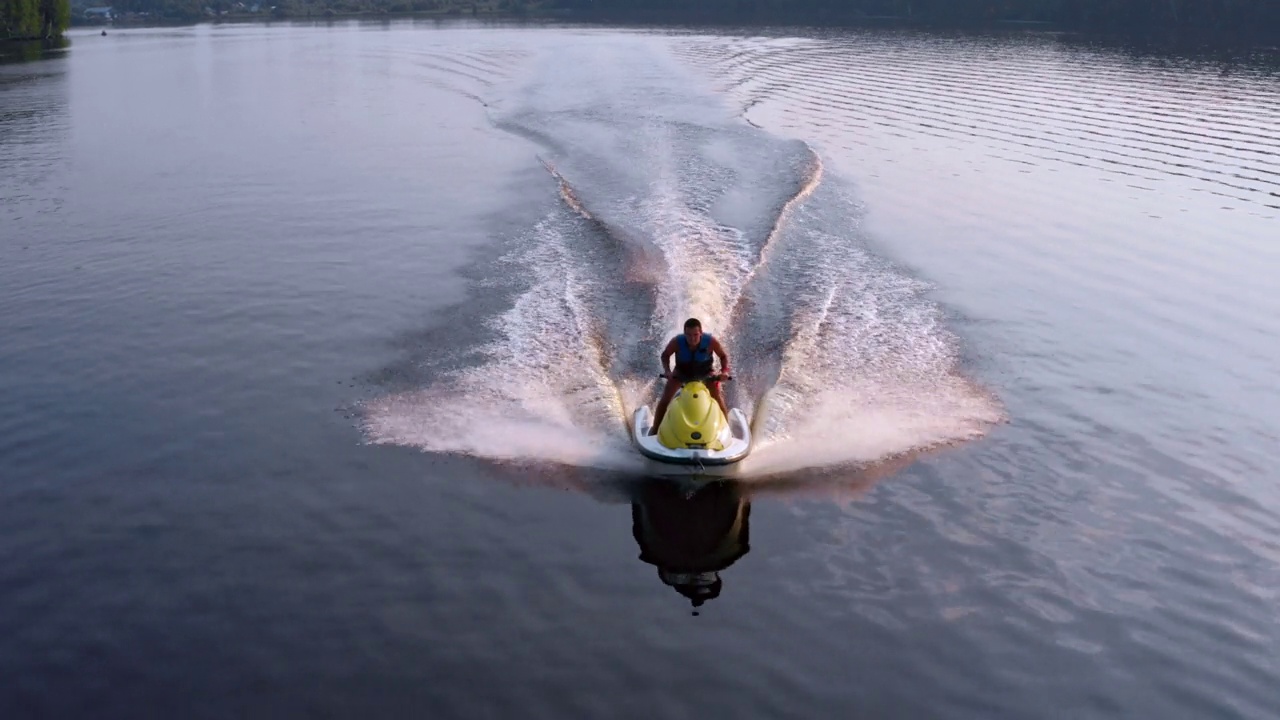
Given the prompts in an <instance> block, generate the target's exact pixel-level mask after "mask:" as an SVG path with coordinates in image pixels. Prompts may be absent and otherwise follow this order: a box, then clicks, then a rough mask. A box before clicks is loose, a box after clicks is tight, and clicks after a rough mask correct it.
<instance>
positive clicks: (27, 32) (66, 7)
mask: <svg viewBox="0 0 1280 720" xmlns="http://www.w3.org/2000/svg"><path fill="white" fill-rule="evenodd" d="M70 22H71V0H0V37H2V38H10V39H18V40H35V39H48V38H56V37H61V35H62V33H63V31H64V30H66V29H67V25H68V24H70Z"/></svg>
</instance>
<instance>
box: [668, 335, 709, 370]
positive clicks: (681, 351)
mask: <svg viewBox="0 0 1280 720" xmlns="http://www.w3.org/2000/svg"><path fill="white" fill-rule="evenodd" d="M676 372H678V373H680V374H681V375H710V374H711V334H710V333H702V339H701V340H700V341H698V347H696V348H691V347H689V339H688V338H686V337H685V336H684V334H683V333H681V334H680V335H677V336H676Z"/></svg>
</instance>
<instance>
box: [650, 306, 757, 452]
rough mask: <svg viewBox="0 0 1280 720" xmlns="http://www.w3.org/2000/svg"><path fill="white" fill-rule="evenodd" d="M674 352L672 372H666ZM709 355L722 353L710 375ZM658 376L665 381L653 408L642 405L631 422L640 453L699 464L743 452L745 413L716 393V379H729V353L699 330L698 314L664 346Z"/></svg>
mask: <svg viewBox="0 0 1280 720" xmlns="http://www.w3.org/2000/svg"><path fill="white" fill-rule="evenodd" d="M673 355H674V356H675V359H676V366H675V371H674V372H669V371H668V370H667V368H668V364H669V363H670V361H671V357H672V356H673ZM713 355H714V356H715V357H718V358H720V374H719V375H715V374H713V372H714V360H713V358H712V356H713ZM662 377H664V378H666V379H667V385H666V387H665V388H664V389H663V392H662V399H661V400H659V401H658V407H657V409H656V411H655V412H654V413H652V414H650V412H649V408H648V407H645V406H642V407H640V408H639V409H638V410H636V414H635V417H634V421H633V422H632V424H631V426H632V432H633V433H634V434H635V435H634V440H635V443H636V445H637V447H639V448H640V452H641V453H643V454H644V455H645V456H646V457H650V458H653V459H655V460H663V461H666V462H675V463H689V464H698V465H727V464H729V463H733V462H737V461H739V460H741V459H742V458H744V457H746V456H747V452H748V451H749V450H750V449H751V428H750V426H749V425H748V424H747V417H746V415H744V414H743V412H742V411H741V410H739V409H737V408H734V409H733V410H730V409H729V408H728V407H727V406H726V405H725V402H724V396H723V395H722V394H721V392H720V383H721V382H722V381H724V380H729V379H730V378H729V356H728V354H727V353H725V351H724V348H723V347H721V345H720V343H719V342H718V341H717V340H716V339H715V338H714V337H712V336H711V335H710V334H709V333H704V332H702V323H700V322H698V320H697V319H696V318H689V319H688V320H686V321H685V323H684V333H683V334H681V335H677V336H675V337H674V338H672V339H671V341H670V342H668V343H667V347H666V348H664V349H663V351H662Z"/></svg>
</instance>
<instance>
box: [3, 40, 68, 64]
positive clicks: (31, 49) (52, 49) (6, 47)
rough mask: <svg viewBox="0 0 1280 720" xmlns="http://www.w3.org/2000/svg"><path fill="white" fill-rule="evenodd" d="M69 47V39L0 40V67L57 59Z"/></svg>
mask: <svg viewBox="0 0 1280 720" xmlns="http://www.w3.org/2000/svg"><path fill="white" fill-rule="evenodd" d="M70 47H71V39H70V38H66V37H63V38H58V39H56V40H20V41H19V40H14V41H6V40H4V39H2V38H0V65H4V64H7V63H23V62H34V61H36V60H45V59H48V58H51V57H57V56H58V55H60V54H62V53H63V52H64V51H65V50H67V48H70Z"/></svg>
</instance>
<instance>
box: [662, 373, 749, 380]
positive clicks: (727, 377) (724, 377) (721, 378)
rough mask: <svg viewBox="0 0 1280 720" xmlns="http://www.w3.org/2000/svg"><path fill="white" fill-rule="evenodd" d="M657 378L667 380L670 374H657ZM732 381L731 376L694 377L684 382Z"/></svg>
mask: <svg viewBox="0 0 1280 720" xmlns="http://www.w3.org/2000/svg"><path fill="white" fill-rule="evenodd" d="M658 377H660V378H663V379H667V378H670V377H671V374H670V373H658ZM732 379H733V376H732V375H707V376H705V377H701V378H696V377H695V378H689V379H688V380H685V382H689V381H690V380H702V381H703V382H729V381H730V380H732Z"/></svg>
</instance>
